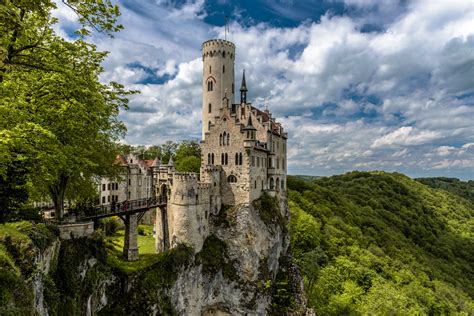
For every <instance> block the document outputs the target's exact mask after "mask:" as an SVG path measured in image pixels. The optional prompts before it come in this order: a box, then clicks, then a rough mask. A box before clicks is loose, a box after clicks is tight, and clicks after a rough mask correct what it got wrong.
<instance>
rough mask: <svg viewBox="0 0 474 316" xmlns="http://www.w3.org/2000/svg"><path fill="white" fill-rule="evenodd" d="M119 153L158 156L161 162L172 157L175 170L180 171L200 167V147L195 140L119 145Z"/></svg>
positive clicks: (153, 157) (152, 157)
mask: <svg viewBox="0 0 474 316" xmlns="http://www.w3.org/2000/svg"><path fill="white" fill-rule="evenodd" d="M119 153H121V154H124V155H126V154H129V153H134V154H136V155H137V156H138V158H140V159H155V158H157V157H158V158H159V159H160V160H161V162H162V163H164V164H167V163H168V161H169V160H170V158H173V162H174V165H175V167H176V170H178V171H180V172H197V173H199V168H200V167H201V147H200V146H199V143H198V142H196V141H190V140H184V141H181V142H172V141H167V142H165V143H163V144H162V145H153V146H148V147H146V146H143V145H139V146H132V145H120V149H119Z"/></svg>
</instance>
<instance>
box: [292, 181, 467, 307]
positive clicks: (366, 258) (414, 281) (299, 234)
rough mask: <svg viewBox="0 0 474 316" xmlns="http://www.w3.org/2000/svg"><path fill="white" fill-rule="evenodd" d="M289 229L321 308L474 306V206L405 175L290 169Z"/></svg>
mask: <svg viewBox="0 0 474 316" xmlns="http://www.w3.org/2000/svg"><path fill="white" fill-rule="evenodd" d="M288 187H289V189H290V190H289V205H290V210H291V215H292V221H291V227H290V229H291V237H292V248H293V253H294V256H295V259H296V260H297V263H298V265H299V266H300V268H301V270H302V272H303V274H304V276H305V285H306V290H307V294H308V296H309V301H310V305H311V306H312V307H314V309H315V311H316V313H317V314H319V315H326V314H333V315H334V314H347V313H356V314H360V313H362V314H367V313H369V312H370V313H375V314H400V315H408V314H417V313H421V314H451V313H456V312H463V313H467V314H471V315H472V314H473V313H474V302H473V299H472V298H473V297H474V282H473V281H474V269H473V264H472V262H473V261H474V239H473V230H472V228H473V227H474V204H473V203H472V202H470V201H468V200H466V199H463V198H461V197H459V196H456V195H454V194H451V193H448V192H446V191H444V190H439V189H432V188H430V187H428V186H426V185H424V184H422V183H420V182H417V181H415V180H412V179H410V178H408V177H406V176H404V175H401V174H396V173H394V174H388V173H383V172H371V173H367V172H352V173H348V174H345V175H341V176H333V177H328V178H321V179H311V180H304V179H301V178H298V177H289V179H288Z"/></svg>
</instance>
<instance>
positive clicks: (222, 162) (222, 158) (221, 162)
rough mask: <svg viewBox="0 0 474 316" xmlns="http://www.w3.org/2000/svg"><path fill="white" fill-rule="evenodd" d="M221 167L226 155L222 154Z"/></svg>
mask: <svg viewBox="0 0 474 316" xmlns="http://www.w3.org/2000/svg"><path fill="white" fill-rule="evenodd" d="M221 165H224V154H223V153H222V154H221Z"/></svg>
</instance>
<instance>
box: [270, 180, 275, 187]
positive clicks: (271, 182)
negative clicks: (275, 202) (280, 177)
mask: <svg viewBox="0 0 474 316" xmlns="http://www.w3.org/2000/svg"><path fill="white" fill-rule="evenodd" d="M274 189H275V182H274V180H273V178H270V190H274Z"/></svg>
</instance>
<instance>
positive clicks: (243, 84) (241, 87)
mask: <svg viewBox="0 0 474 316" xmlns="http://www.w3.org/2000/svg"><path fill="white" fill-rule="evenodd" d="M240 91H247V85H246V84H245V69H244V71H243V74H242V84H241V85H240Z"/></svg>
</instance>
